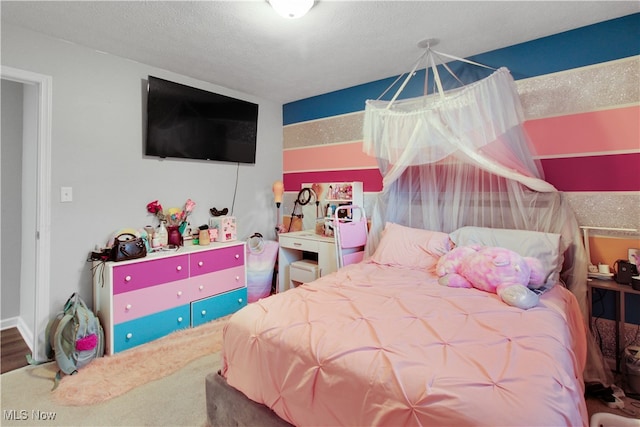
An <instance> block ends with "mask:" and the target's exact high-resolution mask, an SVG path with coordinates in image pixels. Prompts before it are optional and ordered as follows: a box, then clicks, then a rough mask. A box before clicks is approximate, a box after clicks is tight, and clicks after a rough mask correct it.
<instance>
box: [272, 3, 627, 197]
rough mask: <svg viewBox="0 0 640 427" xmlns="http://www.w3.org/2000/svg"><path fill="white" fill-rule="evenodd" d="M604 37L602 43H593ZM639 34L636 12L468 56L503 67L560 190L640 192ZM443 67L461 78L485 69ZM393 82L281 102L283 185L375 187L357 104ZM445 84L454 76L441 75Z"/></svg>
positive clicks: (413, 87)
mask: <svg viewBox="0 0 640 427" xmlns="http://www.w3.org/2000/svg"><path fill="white" fill-rule="evenodd" d="M602 39H607V40H608V41H607V46H609V48H605V47H604V46H603V47H602V48H598V46H599V44H602V41H601V40H602ZM639 39H640V14H634V15H629V16H627V17H623V18H619V19H615V20H611V21H606V22H603V23H599V24H595V25H591V26H588V27H584V28H580V29H577V30H572V31H568V32H565V33H561V34H557V35H554V36H550V37H545V38H543V39H539V40H534V41H531V42H527V43H523V44H521V45H516V46H511V47H509V48H505V49H500V50H497V51H493V52H489V53H485V54H481V55H477V56H474V57H472V58H470V59H473V60H474V61H477V62H481V63H484V64H487V65H490V66H492V67H495V68H497V67H499V66H507V67H508V68H509V69H510V70H511V72H512V75H513V76H514V79H516V84H517V87H518V92H519V93H520V96H521V100H522V104H523V107H524V111H525V117H526V123H525V128H526V130H527V132H528V134H529V136H530V138H531V141H532V143H533V145H534V148H535V151H536V152H537V155H538V158H539V159H540V160H541V164H542V166H543V169H544V172H545V178H546V180H547V181H549V182H551V183H552V184H553V185H554V186H556V188H558V189H559V190H561V191H567V192H600V191H610V192H620V191H625V192H629V191H630V192H637V191H640V171H639V168H638V166H640V56H638V55H639V54H640V43H638V42H637V40H639ZM610 46H615V49H611V48H610ZM612 56H613V57H612ZM523 63H524V64H528V65H530V70H523ZM449 65H450V66H451V68H452V69H454V71H455V72H456V74H457V75H459V76H461V78H462V76H464V75H465V74H467V75H468V74H474V73H475V74H481V73H483V72H484V71H483V70H475V69H471V68H477V67H473V66H469V65H467V64H463V63H450V64H449ZM469 67H471V68H469ZM446 74H447V73H446V71H442V73H441V75H442V76H445V75H446ZM424 75H425V70H422V71H421V73H418V75H416V77H414V78H413V79H412V84H410V86H408V87H407V89H405V91H404V92H403V94H402V95H401V98H407V97H412V96H419V95H421V94H422V93H421V92H422V90H423V86H424ZM420 78H422V81H420ZM393 80H395V77H393V78H389V79H385V80H383V81H377V82H371V83H367V84H364V85H360V86H357V87H353V88H348V89H344V90H341V91H337V92H332V93H329V94H326V95H322V96H318V97H314V98H309V99H306V100H301V101H297V102H294V103H290V104H287V105H285V106H284V110H283V116H284V118H285V119H284V120H285V126H284V133H283V146H284V152H283V169H284V170H283V175H284V176H283V178H284V183H285V190H286V191H297V190H299V189H300V184H301V183H303V182H332V181H333V182H335V181H362V182H363V183H364V190H365V192H377V191H380V190H381V188H382V177H381V176H380V173H379V172H378V169H377V165H376V161H375V159H373V158H371V157H369V156H366V155H365V154H364V153H362V150H361V147H362V121H363V117H364V112H363V110H364V101H365V100H366V99H367V98H377V97H378V96H379V94H380V93H382V92H383V91H384V90H385V89H386V88H387V87H388V85H389V84H390V82H392V81H393ZM414 80H415V82H414ZM443 83H444V84H445V86H446V85H451V83H452V81H451V79H449V81H447V80H446V79H445V78H444V77H443ZM393 92H394V91H393V90H392V91H391V94H392V93H393ZM389 96H391V95H389ZM356 104H357V105H359V107H358V106H357V105H356ZM296 120H298V121H296Z"/></svg>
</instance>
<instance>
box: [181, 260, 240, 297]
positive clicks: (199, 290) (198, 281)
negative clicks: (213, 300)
mask: <svg viewBox="0 0 640 427" xmlns="http://www.w3.org/2000/svg"><path fill="white" fill-rule="evenodd" d="M244 272H245V270H244V266H240V267H233V268H227V269H225V270H220V271H215V272H213V273H208V274H201V275H199V276H197V277H192V278H191V279H190V284H189V287H190V288H189V289H190V290H189V295H190V296H191V299H192V300H193V301H196V300H199V299H202V298H207V297H210V296H213V295H218V294H221V293H223V292H227V291H230V290H233V289H238V288H242V287H244V286H245V283H246V281H245V276H244V274H245V273H244Z"/></svg>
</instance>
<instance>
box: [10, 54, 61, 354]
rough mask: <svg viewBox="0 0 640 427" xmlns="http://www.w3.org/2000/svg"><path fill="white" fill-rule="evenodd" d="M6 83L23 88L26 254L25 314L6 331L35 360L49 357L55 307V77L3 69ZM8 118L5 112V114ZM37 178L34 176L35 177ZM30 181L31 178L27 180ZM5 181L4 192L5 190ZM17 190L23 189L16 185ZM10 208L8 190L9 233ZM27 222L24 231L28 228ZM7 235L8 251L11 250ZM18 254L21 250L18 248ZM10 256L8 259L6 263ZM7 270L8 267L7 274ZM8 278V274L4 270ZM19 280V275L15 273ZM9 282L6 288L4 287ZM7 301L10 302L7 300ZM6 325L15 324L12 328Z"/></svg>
mask: <svg viewBox="0 0 640 427" xmlns="http://www.w3.org/2000/svg"><path fill="white" fill-rule="evenodd" d="M2 81H3V82H4V81H8V82H15V83H18V84H21V85H22V89H23V90H22V93H23V98H22V101H23V106H22V110H23V113H22V115H21V117H22V121H23V124H22V132H21V138H22V155H21V156H22V159H23V162H22V166H21V168H22V170H21V171H20V173H21V176H22V179H21V180H20V181H21V182H20V186H19V187H20V188H21V190H20V197H19V198H20V199H21V205H20V206H21V207H20V209H18V207H16V209H15V210H16V211H18V212H20V217H21V218H22V220H21V221H16V223H19V224H20V225H19V226H18V227H19V228H20V229H21V232H20V233H19V234H18V236H19V239H20V241H19V242H18V244H17V245H15V247H16V248H17V247H20V248H21V249H20V255H19V256H18V255H16V258H15V260H16V264H20V267H18V266H15V268H16V269H17V268H19V269H20V273H19V274H18V276H17V277H18V280H17V281H16V283H15V284H9V285H12V286H18V287H19V296H18V298H19V306H20V309H19V313H18V315H17V316H15V317H14V318H13V319H11V320H10V321H8V322H5V319H2V323H3V324H2V328H3V329H4V328H5V326H7V327H10V326H17V327H18V329H19V330H20V332H21V334H22V335H23V337H24V339H25V341H26V342H27V345H28V346H29V348H30V350H31V352H32V354H33V355H34V358H35V359H38V360H44V359H45V358H46V355H45V350H46V345H45V340H46V337H45V336H44V331H45V328H46V325H47V322H48V321H49V318H50V308H49V292H50V289H49V288H50V285H49V272H50V257H51V254H50V228H51V93H52V91H51V85H52V84H51V77H50V76H45V75H41V74H37V73H32V72H30V71H25V70H19V69H15V68H11V67H5V66H2ZM2 114H4V108H3V113H2ZM30 172H32V173H31V176H32V178H29V173H30ZM25 177H26V178H25ZM5 184H6V183H4V180H3V188H5ZM16 187H18V185H17V184H16ZM7 207H8V206H7V205H5V191H3V192H2V216H1V217H0V219H1V220H2V225H3V229H5V227H6V226H7V224H8V223H9V222H11V221H13V220H14V218H11V216H10V215H9V213H11V210H10V209H7ZM22 224H24V227H23V226H22ZM7 250H8V249H7V246H5V241H4V233H3V253H4V251H7ZM16 251H18V249H16ZM6 259H7V258H5V256H4V255H3V264H4V261H5V260H6ZM5 268H7V266H5V265H3V268H2V270H3V271H4V270H5ZM3 277H5V274H4V272H3ZM14 277H15V275H14ZM6 285H7V284H3V285H2V286H3V291H4V289H5V288H4V286H6ZM3 299H4V298H3ZM5 323H15V325H11V324H9V325H6V324H5Z"/></svg>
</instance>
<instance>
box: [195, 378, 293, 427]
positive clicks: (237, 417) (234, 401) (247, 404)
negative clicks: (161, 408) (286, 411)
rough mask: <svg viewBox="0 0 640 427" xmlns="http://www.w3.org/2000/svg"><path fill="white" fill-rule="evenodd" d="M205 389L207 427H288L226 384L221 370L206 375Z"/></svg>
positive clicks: (274, 414)
mask: <svg viewBox="0 0 640 427" xmlns="http://www.w3.org/2000/svg"><path fill="white" fill-rule="evenodd" d="M205 388H206V396H205V397H206V401H207V421H208V423H209V426H212V427H216V426H246V427H253V426H261V427H291V424H289V423H288V422H286V421H285V420H283V419H282V418H280V417H279V416H277V415H276V413H275V412H273V411H272V410H271V409H269V408H267V407H266V406H264V405H262V404H260V403H256V402H254V401H252V400H250V399H248V398H247V397H246V396H245V395H244V394H242V393H241V392H239V391H238V390H236V389H235V388H233V387H231V386H230V385H228V384H227V381H226V380H225V379H224V377H223V376H222V375H220V371H218V372H213V373H211V374H209V375H207V377H206V379H205Z"/></svg>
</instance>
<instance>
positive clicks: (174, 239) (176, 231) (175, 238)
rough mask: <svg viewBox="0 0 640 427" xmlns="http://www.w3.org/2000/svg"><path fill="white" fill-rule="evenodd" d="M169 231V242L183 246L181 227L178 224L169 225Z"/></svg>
mask: <svg viewBox="0 0 640 427" xmlns="http://www.w3.org/2000/svg"><path fill="white" fill-rule="evenodd" d="M167 232H168V233H169V244H170V245H175V246H182V244H183V240H182V234H181V233H180V227H179V226H177V225H168V226H167Z"/></svg>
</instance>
